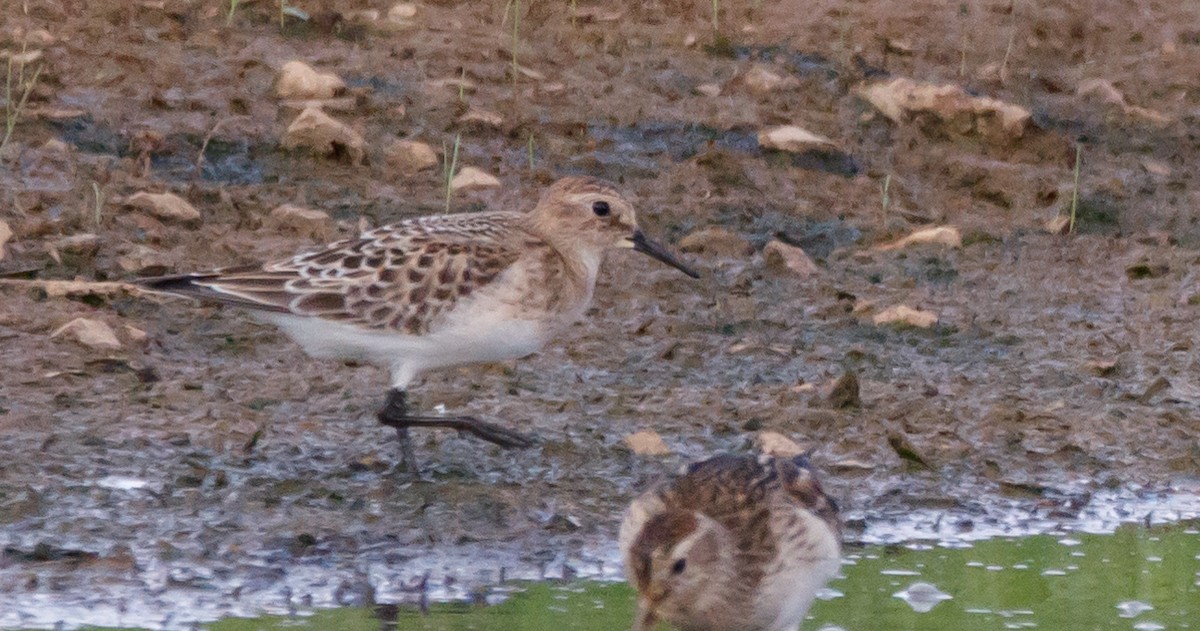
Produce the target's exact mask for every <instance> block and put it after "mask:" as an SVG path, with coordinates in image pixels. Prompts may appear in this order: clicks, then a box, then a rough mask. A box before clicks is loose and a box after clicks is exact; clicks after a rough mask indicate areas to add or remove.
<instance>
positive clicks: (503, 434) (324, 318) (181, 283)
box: [141, 177, 699, 473]
mask: <svg viewBox="0 0 1200 631" xmlns="http://www.w3.org/2000/svg"><path fill="white" fill-rule="evenodd" d="M613 248H629V249H633V250H636V251H638V252H642V253H645V254H648V255H650V256H652V257H654V258H656V259H658V260H660V261H663V262H664V263H666V264H668V265H671V266H672V267H675V268H676V269H678V270H680V271H682V272H683V273H685V274H687V275H688V276H691V277H693V278H699V275H698V274H697V273H696V272H695V271H693V270H692V269H691V268H689V267H688V266H686V265H684V264H683V263H682V262H680V261H679V260H678V259H676V258H675V257H674V256H673V255H672V254H671V253H670V252H669V251H668V250H667V249H666V248H664V247H663V246H662V245H660V244H658V243H657V242H655V241H653V240H651V239H649V238H648V237H646V235H645V234H644V233H642V231H641V229H640V228H638V223H637V218H636V217H635V213H634V209H633V206H632V205H631V204H630V203H629V202H628V201H626V200H625V198H623V197H622V196H621V195H620V193H618V192H617V190H616V189H615V188H614V187H613V186H612V185H611V184H609V183H607V182H604V181H601V180H597V179H594V178H588V177H567V178H563V179H561V180H559V181H558V182H556V183H554V184H553V185H552V186H550V188H548V189H547V190H546V192H545V193H544V194H543V195H542V198H541V200H540V201H539V202H538V204H537V206H536V207H535V208H534V209H533V210H532V211H531V212H529V213H516V212H503V211H498V212H482V213H472V214H459V215H435V216H429V217H419V218H415V219H409V220H405V221H401V222H399V223H395V224H391V225H387V226H383V227H380V228H376V229H374V230H371V231H369V232H366V233H364V234H363V235H362V236H360V237H358V238H356V239H346V240H343V241H338V242H336V243H333V244H330V245H329V246H326V247H325V248H323V249H320V250H318V251H315V252H308V253H304V254H298V255H296V256H294V257H291V258H288V259H283V260H280V261H273V262H269V263H264V264H255V265H247V266H239V267H230V268H224V269H218V270H214V271H211V272H200V273H194V274H182V275H177V276H166V277H161V278H151V279H145V280H143V281H141V285H142V286H143V287H145V288H146V289H149V290H152V291H159V292H166V293H171V294H177V295H183V296H188V297H192V298H200V299H203V300H209V301H214V302H218V303H223V304H227V305H232V306H236V307H242V308H245V309H248V310H249V311H250V312H251V313H252V314H253V315H254V316H255V317H257V318H258V319H260V320H262V321H265V322H268V323H271V324H274V325H276V326H278V327H279V328H281V329H283V331H284V332H286V333H287V334H288V335H290V336H291V337H292V338H293V339H294V340H296V342H298V343H299V344H300V345H301V346H302V347H303V348H304V350H305V351H306V352H307V353H308V354H310V355H312V356H313V357H319V358H332V359H343V360H359V361H366V362H370V363H373V364H376V365H379V366H381V367H384V368H387V369H388V370H390V371H391V379H392V383H391V389H390V390H389V391H388V393H387V400H386V402H385V403H384V405H383V408H381V409H380V410H379V412H378V415H377V418H378V419H379V422H380V423H383V424H384V425H388V426H390V427H394V428H395V429H396V432H397V434H398V435H399V437H400V443H401V447H402V450H403V456H404V460H405V464H406V465H407V466H408V468H409V469H410V470H411V471H413V472H414V473H416V472H417V471H418V466H417V460H416V457H415V455H414V453H413V448H412V443H411V440H410V439H409V436H408V428H410V427H440V428H448V429H455V430H459V431H461V432H469V433H470V434H472V435H474V436H476V437H478V438H481V439H483V440H486V441H489V442H492V443H495V444H497V445H500V446H502V447H528V446H530V445H531V444H532V441H531V440H530V439H529V438H528V437H526V436H524V435H522V434H519V433H517V432H514V431H513V430H510V429H507V428H504V427H501V426H499V425H495V424H492V423H487V422H484V421H481V420H479V419H476V418H472V417H468V416H455V417H443V416H418V415H413V414H410V413H409V410H408V405H407V403H406V396H405V391H406V389H407V388H408V386H409V384H410V383H411V382H412V381H413V379H415V378H417V377H418V376H419V375H421V374H422V373H424V372H425V371H428V370H434V369H438V368H446V367H450V366H460V365H464V364H473V363H481V362H496V361H502V360H508V359H516V358H520V357H524V356H526V355H529V354H531V353H534V352H536V351H537V350H539V349H541V348H542V346H544V345H545V344H546V342H548V341H549V340H550V338H551V337H553V336H554V335H555V334H556V333H557V332H558V331H560V330H561V329H562V328H563V327H564V326H565V325H567V324H570V323H571V322H572V321H574V320H576V319H578V318H579V317H580V316H581V315H582V314H583V312H584V310H585V309H586V308H587V306H588V303H590V302H591V299H592V292H593V290H594V289H595V287H596V275H597V273H598V272H599V269H600V261H601V259H603V258H604V254H605V252H606V251H607V250H609V249H613Z"/></svg>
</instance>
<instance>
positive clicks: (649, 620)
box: [620, 456, 841, 631]
mask: <svg viewBox="0 0 1200 631" xmlns="http://www.w3.org/2000/svg"><path fill="white" fill-rule="evenodd" d="M620 545H621V553H622V557H623V558H624V561H625V573H626V575H627V576H628V578H629V582H630V583H631V584H632V585H633V586H634V587H635V588H636V589H637V593H638V610H637V618H636V619H635V620H634V624H633V628H634V631H648V630H649V629H651V628H653V627H654V625H655V623H656V622H657V621H658V620H659V619H660V618H661V619H665V620H667V621H668V622H670V623H671V624H673V625H675V626H676V627H678V628H679V629H683V630H684V631H796V630H797V629H799V628H800V622H801V621H802V620H803V619H804V615H805V614H806V613H807V612H808V608H809V606H810V605H811V604H812V601H813V598H814V597H815V596H816V593H817V591H818V590H820V589H821V588H822V587H823V586H824V585H825V582H826V581H827V580H829V579H830V578H832V577H833V576H834V575H835V574H837V571H838V567H839V566H840V563H841V526H840V522H839V519H838V510H837V506H836V504H834V502H833V500H831V499H830V498H829V497H827V496H826V495H825V493H824V492H822V491H821V485H820V483H818V482H817V479H816V477H814V475H813V472H812V470H811V469H809V466H808V462H807V461H806V460H805V458H804V457H796V458H782V457H779V458H777V457H772V456H758V457H755V456H717V457H714V458H710V459H708V460H705V461H703V462H699V463H696V464H693V465H691V466H689V467H687V468H686V469H685V470H684V471H683V472H681V473H680V475H679V476H678V477H676V478H674V479H672V480H668V481H665V482H662V483H660V484H658V485H657V486H655V487H654V488H651V489H650V490H648V491H646V492H645V493H643V494H642V495H641V496H639V497H638V498H637V499H635V500H634V501H633V503H632V504H630V506H629V510H628V511H627V512H626V514H625V521H624V523H622V524H621V535H620Z"/></svg>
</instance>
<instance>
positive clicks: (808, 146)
mask: <svg viewBox="0 0 1200 631" xmlns="http://www.w3.org/2000/svg"><path fill="white" fill-rule="evenodd" d="M758 144H759V146H760V147H763V148H764V149H777V150H779V151H788V152H791V153H804V152H805V151H811V150H814V149H837V145H835V144H834V143H833V141H832V140H830V139H828V138H826V137H824V136H821V135H819V134H814V133H812V132H811V131H808V130H807V129H804V128H803V127H798V126H796V125H782V126H779V127H772V128H770V129H764V130H762V131H760V132H758Z"/></svg>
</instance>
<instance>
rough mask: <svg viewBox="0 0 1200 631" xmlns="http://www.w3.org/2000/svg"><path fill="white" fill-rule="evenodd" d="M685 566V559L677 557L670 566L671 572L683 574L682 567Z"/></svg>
mask: <svg viewBox="0 0 1200 631" xmlns="http://www.w3.org/2000/svg"><path fill="white" fill-rule="evenodd" d="M686 567H687V559H679V560H678V561H676V562H675V564H674V565H672V566H671V573H672V574H683V570H684V568H686Z"/></svg>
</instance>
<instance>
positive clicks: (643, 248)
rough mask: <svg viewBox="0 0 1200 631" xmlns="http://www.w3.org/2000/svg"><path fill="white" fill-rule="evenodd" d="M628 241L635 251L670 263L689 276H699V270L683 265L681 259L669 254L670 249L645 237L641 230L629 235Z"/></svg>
mask: <svg viewBox="0 0 1200 631" xmlns="http://www.w3.org/2000/svg"><path fill="white" fill-rule="evenodd" d="M629 241H630V243H633V249H634V250H635V251H637V252H641V253H642V254H647V255H649V256H652V257H654V258H656V259H658V260H660V261H662V262H663V263H666V264H667V265H670V266H671V267H674V268H675V269H677V270H679V271H681V272H683V273H684V274H687V275H688V276H691V277H692V278H700V273H699V272H697V271H696V270H694V269H692V268H690V267H688V266H687V265H684V263H683V261H680V260H679V259H677V258H675V255H674V254H671V251H670V250H668V249H667V248H666V246H664V245H663V244H661V243H659V242H657V241H655V240H653V239H651V238H650V237H647V236H646V234H645V233H644V232H642V231H641V230H638V231H637V232H634V233H633V236H632V237H629Z"/></svg>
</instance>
